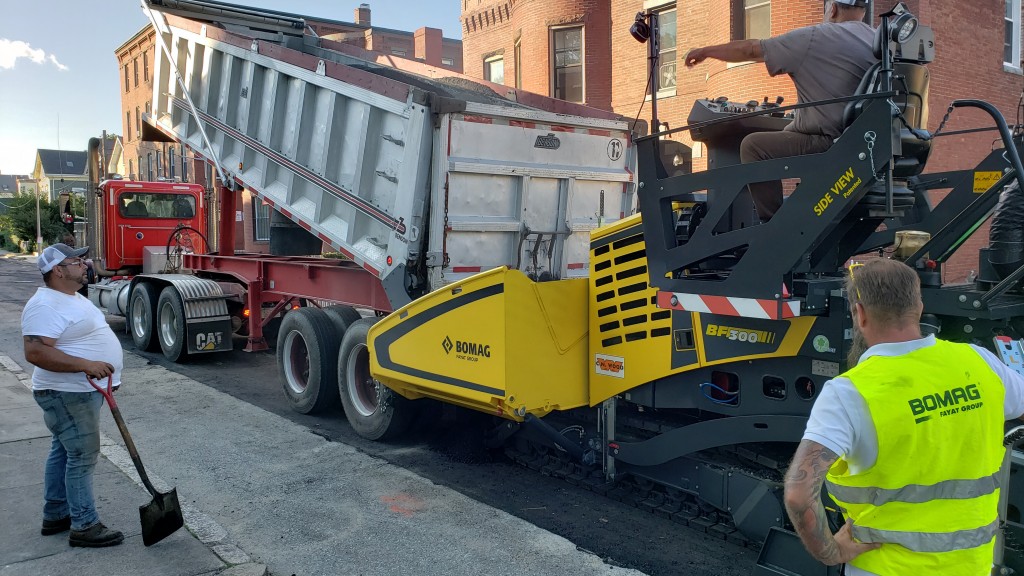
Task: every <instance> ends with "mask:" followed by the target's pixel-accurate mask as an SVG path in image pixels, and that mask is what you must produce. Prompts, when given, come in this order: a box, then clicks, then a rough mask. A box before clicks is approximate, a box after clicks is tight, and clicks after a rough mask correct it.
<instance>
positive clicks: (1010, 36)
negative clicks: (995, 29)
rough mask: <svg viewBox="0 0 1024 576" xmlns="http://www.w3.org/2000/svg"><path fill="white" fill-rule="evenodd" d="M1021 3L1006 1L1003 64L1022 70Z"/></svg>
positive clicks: (1017, 0) (1018, 1)
mask: <svg viewBox="0 0 1024 576" xmlns="http://www.w3.org/2000/svg"><path fill="white" fill-rule="evenodd" d="M1020 2H1021V0H1006V13H1005V15H1004V16H1003V26H1004V32H1003V63H1004V64H1006V65H1007V66H1012V67H1013V68H1018V69H1019V68H1020V19H1021V15H1020Z"/></svg>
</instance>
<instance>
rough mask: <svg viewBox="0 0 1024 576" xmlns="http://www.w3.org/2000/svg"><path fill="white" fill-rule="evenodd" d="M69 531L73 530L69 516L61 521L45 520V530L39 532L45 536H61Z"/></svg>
mask: <svg viewBox="0 0 1024 576" xmlns="http://www.w3.org/2000/svg"><path fill="white" fill-rule="evenodd" d="M68 530H71V516H67V517H64V518H61V519H59V520H47V519H46V518H43V529H42V530H40V531H39V532H40V534H42V535H43V536H52V535H54V534H60V533H61V532H67V531H68Z"/></svg>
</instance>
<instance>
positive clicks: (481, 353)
mask: <svg viewBox="0 0 1024 576" xmlns="http://www.w3.org/2000/svg"><path fill="white" fill-rule="evenodd" d="M441 347H442V348H444V352H445V354H451V353H452V352H453V351H454V352H455V357H456V358H458V359H459V360H467V361H469V362H476V361H477V360H479V359H480V358H490V357H491V345H490V344H480V343H477V342H466V341H464V340H452V339H451V338H449V337H447V336H445V338H444V341H443V342H441Z"/></svg>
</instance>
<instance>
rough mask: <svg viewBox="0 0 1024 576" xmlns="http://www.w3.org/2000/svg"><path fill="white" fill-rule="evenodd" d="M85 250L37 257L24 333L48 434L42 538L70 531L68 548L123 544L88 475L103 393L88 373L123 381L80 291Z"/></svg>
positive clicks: (99, 318)
mask: <svg viewBox="0 0 1024 576" xmlns="http://www.w3.org/2000/svg"><path fill="white" fill-rule="evenodd" d="M88 251H89V248H88V246H86V247H84V248H79V249H77V250H76V249H74V248H71V247H70V246H67V245H65V244H54V245H53V246H49V247H47V248H46V249H45V250H43V252H42V254H40V255H39V262H38V264H39V271H40V272H42V274H43V282H44V283H45V284H46V286H44V287H42V288H39V290H37V291H36V293H35V295H33V296H32V298H31V299H29V301H28V303H27V304H25V309H24V311H22V315H21V332H22V336H23V338H24V343H25V359H26V360H28V361H29V362H31V363H32V364H33V365H34V366H35V370H34V371H33V372H32V394H33V396H34V397H35V400H36V403H37V404H39V407H40V408H42V409H43V420H44V421H45V422H46V427H47V428H49V430H50V432H51V433H52V434H53V439H52V442H51V446H50V455H49V457H48V458H47V459H46V471H45V474H44V499H45V503H44V505H43V526H42V530H41V533H42V534H43V535H44V536H48V535H51V534H59V533H61V532H65V531H67V530H71V535H70V537H69V539H68V543H69V544H70V545H71V546H85V547H100V546H113V545H116V544H120V543H121V542H122V541H123V540H124V535H122V534H121V532H118V531H116V530H110V529H109V528H107V527H106V526H104V525H103V524H102V523H101V522H100V520H99V515H98V514H97V513H96V504H95V502H94V500H93V491H92V476H93V470H94V469H95V467H96V460H97V457H98V456H99V451H100V437H99V436H100V431H99V417H100V407H101V406H102V405H103V396H102V395H101V394H100V393H99V392H97V391H96V390H95V389H93V388H92V386H91V385H90V384H89V382H88V380H87V379H86V375H88V376H90V377H92V378H95V379H102V382H103V384H106V382H105V380H106V379H107V378H108V377H113V384H114V386H115V387H116V386H119V385H120V384H121V368H122V366H123V364H124V359H123V352H122V350H121V343H120V342H119V341H118V339H117V336H115V335H114V332H113V331H112V330H111V329H110V326H109V325H107V322H106V319H105V318H104V317H103V313H102V312H101V311H100V310H99V309H98V308H96V307H95V306H93V305H92V303H90V302H89V300H88V299H87V298H84V297H83V296H82V295H81V294H79V293H78V289H79V288H81V287H82V286H83V285H85V284H86V283H87V281H88V280H87V278H86V265H85V261H84V260H82V257H83V256H84V255H85V253H86V252H88Z"/></svg>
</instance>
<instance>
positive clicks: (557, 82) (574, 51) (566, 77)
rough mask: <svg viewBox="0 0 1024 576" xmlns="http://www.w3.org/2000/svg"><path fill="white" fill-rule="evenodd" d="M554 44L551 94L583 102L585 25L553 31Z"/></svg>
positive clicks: (571, 100)
mask: <svg viewBox="0 0 1024 576" xmlns="http://www.w3.org/2000/svg"><path fill="white" fill-rule="evenodd" d="M551 36H552V46H554V54H553V56H554V58H553V59H552V60H553V62H554V69H553V70H552V76H553V77H554V78H553V80H554V81H553V82H552V86H553V89H552V90H551V95H552V96H553V97H555V98H561V99H562V100H567V101H569V102H583V27H582V26H580V27H576V28H556V29H554V30H552V31H551Z"/></svg>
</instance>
